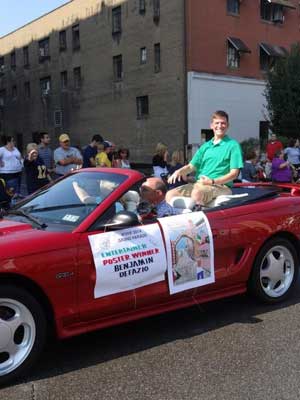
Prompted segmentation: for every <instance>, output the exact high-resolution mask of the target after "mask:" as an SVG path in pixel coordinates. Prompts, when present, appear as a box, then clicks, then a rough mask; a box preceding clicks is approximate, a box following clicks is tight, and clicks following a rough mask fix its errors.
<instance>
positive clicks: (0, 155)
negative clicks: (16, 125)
mask: <svg viewBox="0 0 300 400" xmlns="http://www.w3.org/2000/svg"><path fill="white" fill-rule="evenodd" d="M22 169H23V159H22V156H21V153H20V152H19V150H18V149H17V148H16V147H15V140H14V138H13V137H12V136H5V137H4V146H2V147H0V178H2V179H4V180H5V183H6V187H7V188H8V189H9V190H10V189H13V192H14V194H16V195H17V194H19V193H20V187H21V175H22Z"/></svg>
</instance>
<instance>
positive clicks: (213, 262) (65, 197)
mask: <svg viewBox="0 0 300 400" xmlns="http://www.w3.org/2000/svg"><path fill="white" fill-rule="evenodd" d="M144 180H145V178H144V176H143V175H142V174H141V173H139V172H137V171H133V170H125V169H122V170H121V169H109V168H103V169H101V168H99V169H98V168H93V169H92V168H91V169H83V170H79V171H74V172H73V173H71V174H70V175H68V176H66V177H64V178H62V179H60V180H58V181H56V182H54V183H53V184H50V185H49V186H46V187H45V188H43V189H41V190H40V191H38V192H36V193H34V194H33V195H31V196H29V197H27V198H25V199H24V200H22V201H21V202H19V203H18V204H17V205H15V206H14V207H13V208H11V209H10V210H7V211H2V213H1V218H0V384H1V385H3V384H6V383H8V382H9V381H11V380H13V379H16V378H17V377H19V376H21V375H24V374H25V373H27V371H28V369H29V367H30V366H32V365H33V364H34V363H35V361H36V360H37V357H38V356H39V355H40V354H41V352H42V350H43V347H44V344H45V341H46V338H47V335H48V333H49V332H54V333H55V335H56V336H57V337H58V338H61V339H64V338H67V337H70V336H73V335H78V334H80V333H83V332H87V331H91V330H95V329H99V328H104V327H108V326H111V325H116V324H120V323H123V322H127V321H130V320H134V319H138V318H144V317H147V316H151V315H154V314H158V313H163V312H167V311H170V310H175V309H178V308H182V307H188V306H190V305H193V304H195V302H197V303H202V302H207V301H211V300H216V299H219V298H223V297H226V296H232V295H236V294H240V293H244V292H246V291H247V290H249V291H251V293H252V294H254V295H255V296H256V297H257V298H258V299H260V300H262V301H264V302H268V303H276V302H279V301H282V300H284V299H285V298H287V296H289V295H290V293H291V291H292V290H293V288H295V285H296V281H297V276H298V267H299V255H300V254H299V252H300V243H299V239H300V188H299V187H298V186H297V185H292V184H285V185H268V184H265V185H254V186H240V187H236V188H234V192H233V196H231V197H229V198H227V199H226V201H225V202H223V203H220V204H214V205H211V206H210V207H208V208H206V209H205V210H204V212H200V213H199V212H197V213H194V212H191V213H184V214H180V215H176V216H172V217H166V218H161V219H157V218H156V217H155V215H153V214H151V213H150V214H149V210H148V211H147V210H146V209H144V210H143V207H141V209H138V210H137V209H136V206H137V203H138V202H139V197H140V196H139V193H140V191H139V189H140V186H141V184H142V183H143V181H144Z"/></svg>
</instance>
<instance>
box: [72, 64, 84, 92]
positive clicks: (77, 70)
mask: <svg viewBox="0 0 300 400" xmlns="http://www.w3.org/2000/svg"><path fill="white" fill-rule="evenodd" d="M73 75H74V88H75V89H80V88H81V84H82V77H81V68H80V67H76V68H74V70H73Z"/></svg>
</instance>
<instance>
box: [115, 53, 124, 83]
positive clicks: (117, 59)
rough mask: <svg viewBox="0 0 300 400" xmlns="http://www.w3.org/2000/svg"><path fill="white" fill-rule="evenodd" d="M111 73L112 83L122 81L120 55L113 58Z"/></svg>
mask: <svg viewBox="0 0 300 400" xmlns="http://www.w3.org/2000/svg"><path fill="white" fill-rule="evenodd" d="M113 73H114V81H120V80H122V79H123V60H122V55H121V54H119V55H117V56H114V57H113Z"/></svg>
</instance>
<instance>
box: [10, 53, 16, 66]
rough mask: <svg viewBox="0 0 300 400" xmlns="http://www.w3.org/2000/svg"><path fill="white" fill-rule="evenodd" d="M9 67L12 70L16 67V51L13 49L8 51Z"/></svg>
mask: <svg viewBox="0 0 300 400" xmlns="http://www.w3.org/2000/svg"><path fill="white" fill-rule="evenodd" d="M10 68H11V69H12V70H15V69H16V52H15V51H12V52H11V53H10Z"/></svg>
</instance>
